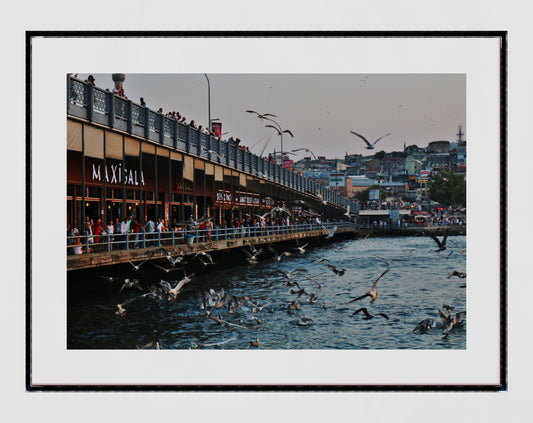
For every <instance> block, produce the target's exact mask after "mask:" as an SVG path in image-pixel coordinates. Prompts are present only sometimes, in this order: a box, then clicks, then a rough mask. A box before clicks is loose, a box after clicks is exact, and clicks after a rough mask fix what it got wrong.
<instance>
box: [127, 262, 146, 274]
mask: <svg viewBox="0 0 533 423" xmlns="http://www.w3.org/2000/svg"><path fill="white" fill-rule="evenodd" d="M147 261H148V260H145V261H143V262H141V263H139V264H134V263H132V262H131V261H128V263H129V264H131V265H132V267H133V270H135V271H136V272H137V271H138V270H139V269H140V268H141V266H142V265H143V264H144V263H146V262H147Z"/></svg>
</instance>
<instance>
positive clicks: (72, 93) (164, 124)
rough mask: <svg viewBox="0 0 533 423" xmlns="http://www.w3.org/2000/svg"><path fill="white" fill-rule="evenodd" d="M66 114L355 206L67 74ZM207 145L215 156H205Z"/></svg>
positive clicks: (297, 176) (335, 202)
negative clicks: (318, 192) (214, 152)
mask: <svg viewBox="0 0 533 423" xmlns="http://www.w3.org/2000/svg"><path fill="white" fill-rule="evenodd" d="M67 114H69V115H71V116H76V117H79V118H82V119H86V120H88V121H90V122H95V123H98V124H101V125H104V126H107V127H109V128H112V129H117V130H120V131H123V132H126V133H129V134H132V135H135V136H138V137H142V138H145V139H148V140H150V141H154V142H157V143H160V144H161V145H165V146H167V147H170V148H174V149H176V150H179V151H183V152H187V153H190V154H194V155H197V156H201V157H203V158H206V159H209V160H212V161H214V162H217V163H221V164H224V165H226V166H229V167H232V168H234V169H238V170H240V171H243V172H246V173H249V174H251V175H254V176H258V177H262V178H265V179H269V180H271V181H273V182H275V183H278V184H280V185H284V186H286V187H287V188H291V189H295V190H298V191H300V192H302V193H305V192H308V193H312V194H313V195H315V194H316V192H317V190H320V191H321V193H322V195H323V196H324V198H325V199H327V200H328V202H329V203H330V204H332V205H334V206H337V207H342V208H347V206H348V205H349V206H350V208H351V210H352V211H353V212H356V211H357V210H358V203H357V202H354V201H351V200H349V199H347V198H345V197H340V196H337V195H336V194H335V192H334V191H332V190H329V189H327V188H325V187H323V186H322V185H319V184H317V183H315V182H314V181H311V180H308V179H306V178H305V177H304V176H303V175H300V174H296V173H294V172H291V171H288V170H287V169H285V168H283V167H282V166H280V165H278V164H274V163H272V162H269V161H268V160H267V159H265V158H264V157H258V156H256V155H254V154H252V153H250V152H248V151H246V150H244V149H242V148H241V147H238V146H235V145H231V144H230V143H228V142H227V141H223V140H220V139H217V138H215V137H213V136H210V135H207V134H204V133H201V132H199V131H198V130H197V129H195V128H193V127H190V126H189V125H186V124H183V123H180V122H178V121H176V120H175V119H171V118H168V117H166V116H164V115H163V114H162V113H158V112H155V111H153V110H150V109H148V108H147V107H144V106H141V105H139V104H137V103H134V102H132V101H131V100H128V99H126V98H123V97H119V96H117V95H114V94H113V93H112V92H111V91H109V90H103V89H101V88H98V87H94V86H93V85H91V84H89V83H87V82H84V81H81V80H79V79H76V78H74V77H72V76H69V77H68V78H67ZM209 146H211V148H209ZM209 149H210V150H214V151H216V152H217V154H218V155H219V156H220V157H217V156H215V155H213V154H211V155H207V153H206V151H207V150H209ZM202 154H203V155H202ZM206 155H207V157H206Z"/></svg>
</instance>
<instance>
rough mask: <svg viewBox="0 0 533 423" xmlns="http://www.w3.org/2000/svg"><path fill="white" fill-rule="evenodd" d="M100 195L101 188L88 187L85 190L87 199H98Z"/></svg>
mask: <svg viewBox="0 0 533 423" xmlns="http://www.w3.org/2000/svg"><path fill="white" fill-rule="evenodd" d="M101 195H102V188H100V187H88V188H87V197H91V198H100V196H101Z"/></svg>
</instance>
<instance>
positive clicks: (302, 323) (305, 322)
mask: <svg viewBox="0 0 533 423" xmlns="http://www.w3.org/2000/svg"><path fill="white" fill-rule="evenodd" d="M312 321H313V319H311V318H310V317H305V316H304V315H303V314H300V321H299V322H298V324H299V325H300V326H307V325H309V323H310V322H312Z"/></svg>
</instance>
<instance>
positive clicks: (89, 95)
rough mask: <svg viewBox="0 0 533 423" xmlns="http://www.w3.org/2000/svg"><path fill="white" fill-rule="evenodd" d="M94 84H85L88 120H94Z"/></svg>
mask: <svg viewBox="0 0 533 423" xmlns="http://www.w3.org/2000/svg"><path fill="white" fill-rule="evenodd" d="M93 95H94V92H93V86H92V85H91V84H85V96H86V97H85V104H86V105H87V120H88V121H89V122H92V121H93V113H94V101H93Z"/></svg>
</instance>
